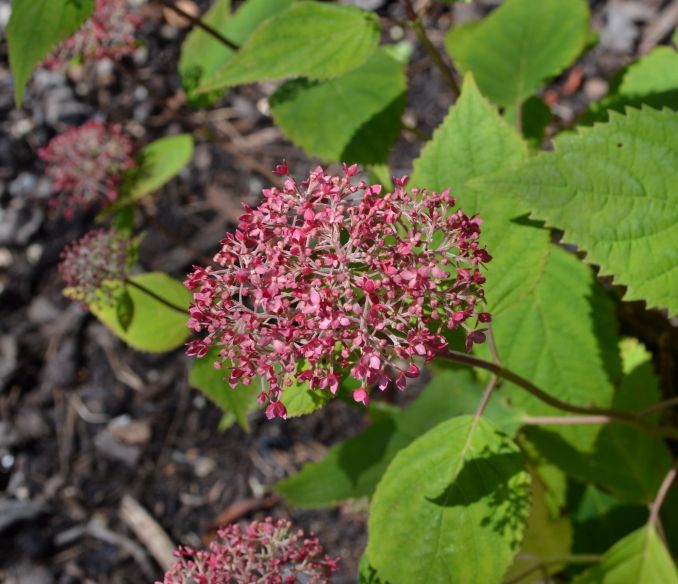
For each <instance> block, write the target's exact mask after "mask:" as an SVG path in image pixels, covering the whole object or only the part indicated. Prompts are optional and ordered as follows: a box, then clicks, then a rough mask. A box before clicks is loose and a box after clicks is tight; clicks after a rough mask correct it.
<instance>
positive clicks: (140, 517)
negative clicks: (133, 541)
mask: <svg viewBox="0 0 678 584" xmlns="http://www.w3.org/2000/svg"><path fill="white" fill-rule="evenodd" d="M120 518H121V519H122V520H123V521H124V522H125V524H126V525H127V526H128V527H129V528H130V529H131V530H132V531H133V532H134V535H136V537H137V539H138V540H139V541H140V542H141V543H142V544H144V546H145V547H146V549H147V550H148V551H149V553H150V554H151V555H152V556H153V558H154V559H155V561H156V562H158V565H159V566H160V567H161V568H162V569H163V570H165V571H167V570H169V568H170V566H171V565H172V564H173V563H174V561H175V558H174V556H173V555H172V550H173V549H174V548H175V547H176V546H175V545H174V543H173V542H172V540H171V539H170V537H169V535H167V533H166V532H165V530H164V529H163V528H162V527H161V526H160V524H159V523H158V522H157V521H156V520H155V519H154V518H153V517H151V514H150V513H149V512H148V511H146V509H145V508H144V507H143V506H142V505H141V503H139V502H138V501H137V500H136V499H134V498H133V497H131V496H130V495H125V496H124V497H123V498H122V502H121V503H120Z"/></svg>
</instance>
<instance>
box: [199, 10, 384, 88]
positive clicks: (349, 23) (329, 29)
mask: <svg viewBox="0 0 678 584" xmlns="http://www.w3.org/2000/svg"><path fill="white" fill-rule="evenodd" d="M378 40H379V27H378V22H377V19H376V16H375V15H373V14H371V13H369V12H366V11H364V10H360V9H358V8H355V7H353V6H338V5H334V4H321V3H318V2H295V3H294V4H292V6H290V7H289V8H288V9H287V10H286V11H285V12H283V13H281V14H278V15H277V16H274V17H273V18H270V19H268V20H266V21H265V22H264V23H263V24H262V25H261V26H260V27H259V28H257V29H256V31H255V32H254V33H253V34H252V36H251V37H250V38H249V39H248V41H247V43H246V44H245V45H244V46H243V47H242V48H241V49H240V51H238V53H237V54H236V55H235V56H234V57H233V58H232V59H230V60H229V61H228V62H227V63H226V65H225V66H224V67H222V68H221V69H220V70H219V71H217V72H216V73H215V74H214V75H212V76H211V77H210V78H209V79H207V80H206V81H205V82H204V83H202V84H201V86H200V88H199V91H201V92H205V91H211V90H214V89H222V88H225V87H231V86H233V85H241V84H243V83H252V82H255V81H265V80H274V79H283V78H285V77H296V76H299V77H308V78H310V79H329V78H331V77H337V76H339V75H343V74H344V73H348V72H349V71H350V70H351V69H355V68H356V67H358V66H360V65H362V64H363V63H364V62H365V61H366V60H367V58H368V57H369V56H370V54H371V53H372V52H373V51H374V48H375V47H376V45H377V42H378Z"/></svg>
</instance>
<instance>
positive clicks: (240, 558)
mask: <svg viewBox="0 0 678 584" xmlns="http://www.w3.org/2000/svg"><path fill="white" fill-rule="evenodd" d="M175 555H176V556H177V557H178V558H179V560H178V561H177V562H176V563H175V564H174V565H173V566H172V568H170V570H169V572H167V574H165V579H164V584H227V583H229V584H230V583H231V582H238V583H239V584H240V583H242V584H248V583H255V582H256V583H261V584H294V583H299V584H321V583H323V582H329V578H330V576H331V574H332V573H333V572H334V571H336V569H337V566H338V564H339V560H338V559H333V558H330V557H329V556H327V555H326V554H325V552H324V550H323V547H322V546H321V545H320V542H319V541H318V539H317V538H316V537H314V536H313V534H311V535H310V537H308V538H307V537H305V536H304V532H303V531H301V530H298V531H293V530H292V524H291V523H290V522H289V521H287V520H285V519H280V520H278V521H273V519H271V518H270V517H269V518H268V519H266V520H265V521H253V522H252V523H250V524H249V525H248V526H247V527H246V528H245V529H244V530H242V529H241V528H240V527H239V526H238V525H229V526H228V527H225V528H223V529H220V530H219V532H218V535H217V539H216V540H215V541H213V542H212V543H211V544H210V547H209V550H195V549H191V548H179V549H178V550H176V551H175Z"/></svg>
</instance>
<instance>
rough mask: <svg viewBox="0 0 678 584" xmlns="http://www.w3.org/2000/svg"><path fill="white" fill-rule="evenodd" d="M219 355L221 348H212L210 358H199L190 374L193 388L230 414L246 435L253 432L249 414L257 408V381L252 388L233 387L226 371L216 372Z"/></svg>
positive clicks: (189, 377) (206, 356)
mask: <svg viewBox="0 0 678 584" xmlns="http://www.w3.org/2000/svg"><path fill="white" fill-rule="evenodd" d="M218 355H219V347H212V348H211V349H210V350H209V351H208V353H207V355H205V356H204V357H202V358H200V359H196V360H195V361H194V362H193V366H192V367H191V372H190V373H189V375H188V381H189V383H190V384H191V387H195V388H197V389H199V390H200V391H202V392H203V393H204V394H205V395H206V396H207V397H208V398H210V399H211V400H212V401H213V402H214V403H215V404H217V405H218V406H219V407H220V408H221V409H222V410H224V413H225V414H226V415H228V414H231V415H232V416H233V420H234V421H237V422H238V424H239V425H240V427H241V428H242V429H243V430H245V432H249V431H250V423H249V420H248V419H247V416H248V414H250V413H251V412H253V411H254V410H256V409H257V394H258V393H259V389H258V387H257V384H258V380H255V381H254V382H253V383H252V384H251V385H249V386H245V385H238V386H237V387H235V388H233V387H231V386H230V385H229V383H228V381H227V379H226V377H228V373H227V371H225V370H224V369H216V368H215V367H214V362H215V360H216V358H217V356H218Z"/></svg>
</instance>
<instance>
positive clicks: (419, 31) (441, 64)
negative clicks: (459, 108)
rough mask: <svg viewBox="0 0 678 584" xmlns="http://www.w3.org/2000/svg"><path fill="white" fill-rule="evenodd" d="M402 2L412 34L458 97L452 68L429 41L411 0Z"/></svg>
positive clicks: (458, 91) (458, 90) (457, 86)
mask: <svg viewBox="0 0 678 584" xmlns="http://www.w3.org/2000/svg"><path fill="white" fill-rule="evenodd" d="M404 2H405V12H406V13H407V18H408V20H409V22H410V25H411V26H412V30H414V34H415V35H416V36H417V40H418V41H419V42H420V43H421V46H422V47H424V50H425V51H426V52H427V53H428V56H429V57H431V60H432V61H433V64H434V65H435V66H436V67H438V69H439V70H440V72H441V73H442V75H443V79H444V80H445V82H446V83H447V85H448V86H449V87H450V90H451V91H452V94H453V95H454V98H455V99H456V98H458V97H459V94H460V93H461V91H460V89H459V84H458V83H457V80H456V79H455V78H454V72H453V71H452V68H451V67H450V66H449V65H448V64H447V63H446V62H445V60H444V59H443V57H442V55H441V54H440V52H439V51H438V49H436V47H435V45H434V44H433V43H432V42H431V39H430V38H429V36H428V33H427V32H426V29H425V28H424V25H423V24H422V23H421V18H419V16H418V15H417V12H416V10H415V9H414V6H413V5H412V0H404Z"/></svg>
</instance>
